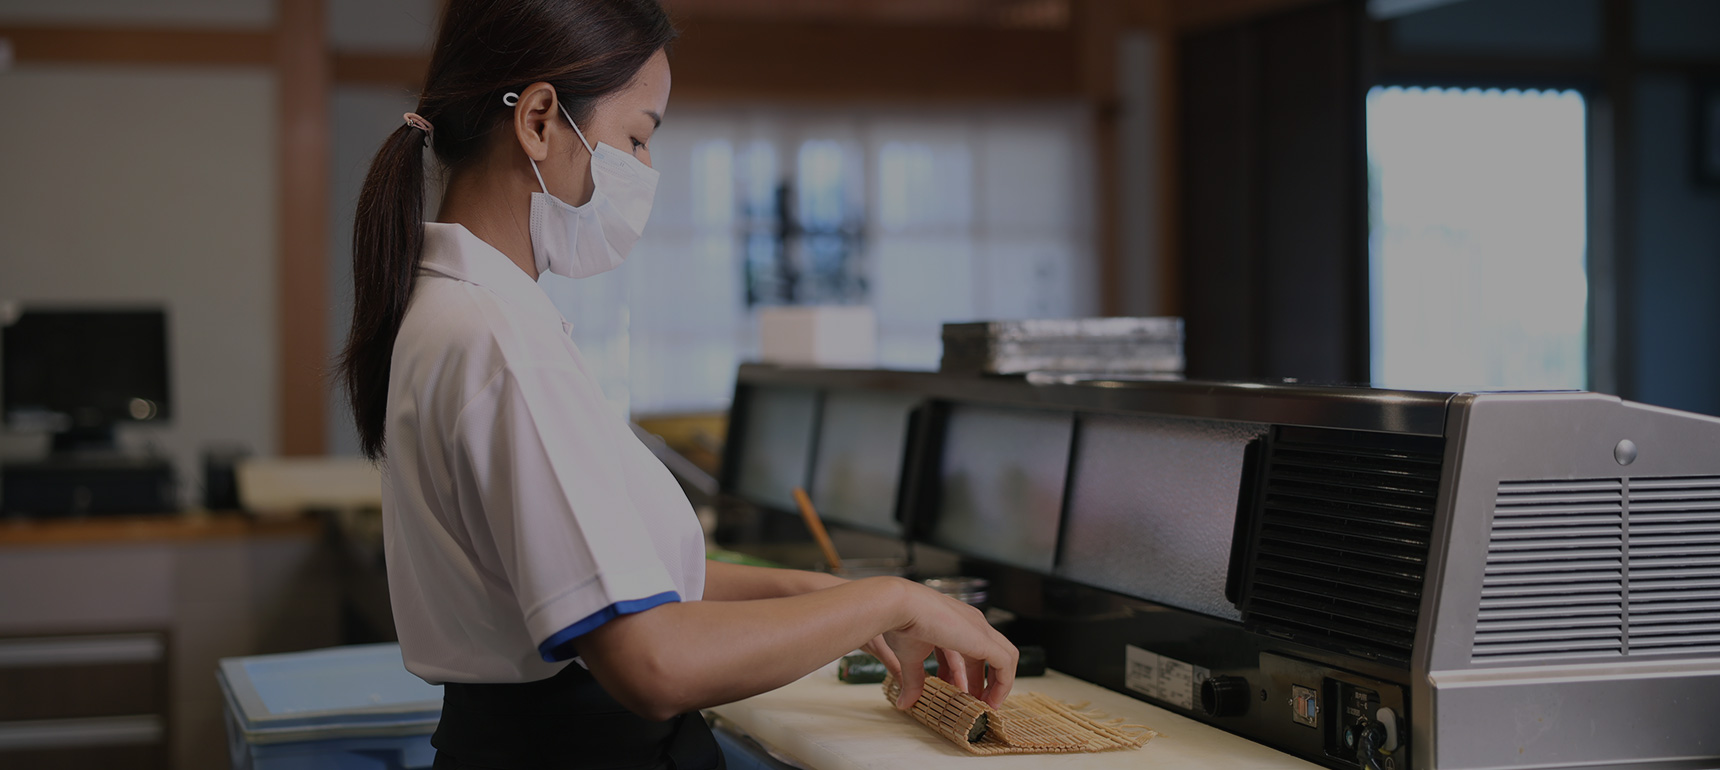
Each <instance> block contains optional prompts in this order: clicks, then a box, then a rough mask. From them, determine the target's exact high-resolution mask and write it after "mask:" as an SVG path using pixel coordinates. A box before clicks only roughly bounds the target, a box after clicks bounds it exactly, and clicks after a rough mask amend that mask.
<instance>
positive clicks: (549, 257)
mask: <svg viewBox="0 0 1720 770" xmlns="http://www.w3.org/2000/svg"><path fill="white" fill-rule="evenodd" d="M502 102H503V103H504V104H507V105H508V106H513V105H514V104H515V103H518V102H519V96H518V95H516V94H508V95H507V96H504V97H503V98H502ZM561 115H562V117H564V118H567V123H568V125H570V126H573V132H574V133H575V134H577V135H578V136H579V141H580V142H581V143H583V144H584V145H585V148H586V149H587V150H589V151H590V152H591V184H592V188H593V189H592V192H591V200H590V201H587V202H586V204H585V205H583V206H569V205H567V203H566V202H564V201H562V200H561V199H559V198H557V197H555V196H554V195H550V194H549V187H548V186H546V185H544V183H543V174H542V173H541V172H539V171H538V168H537V161H535V160H532V161H531V164H532V173H534V174H537V178H538V186H539V187H542V188H543V192H541V193H532V217H531V230H532V256H533V258H534V259H535V261H536V262H537V269H538V272H539V273H544V272H550V273H555V274H557V275H565V276H567V277H569V278H588V277H590V276H594V275H597V274H598V273H604V272H608V271H610V270H614V269H615V268H617V267H620V266H621V263H622V262H623V261H624V260H626V259H627V252H629V251H631V250H632V249H633V244H634V243H635V242H637V241H638V240H639V236H640V234H641V233H643V232H645V220H647V219H650V218H651V202H652V200H653V199H655V198H656V197H657V177H658V176H659V174H658V172H657V170H656V169H653V168H651V167H650V166H647V165H645V164H644V163H641V162H640V161H639V159H638V158H635V157H633V156H632V155H630V154H628V153H625V152H622V151H620V150H617V149H615V148H614V147H611V146H609V145H607V144H604V143H602V142H598V143H597V146H596V147H593V146H591V143H590V142H587V141H586V140H585V132H583V131H580V130H579V125H578V124H576V123H574V122H573V117H572V116H570V115H568V114H567V110H566V109H565V108H562V111H561ZM527 160H531V159H530V158H527Z"/></svg>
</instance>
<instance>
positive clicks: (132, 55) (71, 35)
mask: <svg viewBox="0 0 1720 770" xmlns="http://www.w3.org/2000/svg"><path fill="white" fill-rule="evenodd" d="M0 38H5V39H6V40H8V41H10V42H11V44H12V59H13V61H14V62H16V63H19V64H33V63H54V64H60V63H75V64H146V65H149V64H155V65H191V66H217V67H219V66H231V67H268V66H270V65H272V64H274V63H275V57H274V38H275V35H274V33H273V32H272V31H270V30H266V29H263V30H250V29H177V28H159V27H102V26H76V27H73V26H40V25H16V24H13V25H0Z"/></svg>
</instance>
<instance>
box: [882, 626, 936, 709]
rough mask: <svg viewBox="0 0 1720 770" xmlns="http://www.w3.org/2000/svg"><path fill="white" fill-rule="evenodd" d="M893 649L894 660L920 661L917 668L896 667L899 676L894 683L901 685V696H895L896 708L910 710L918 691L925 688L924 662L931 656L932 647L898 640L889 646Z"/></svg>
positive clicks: (918, 695)
mask: <svg viewBox="0 0 1720 770" xmlns="http://www.w3.org/2000/svg"><path fill="white" fill-rule="evenodd" d="M890 646H891V647H893V648H894V649H895V653H896V660H897V661H903V660H912V661H920V662H921V665H918V666H900V665H899V666H898V669H897V670H898V671H900V674H899V675H898V676H897V677H896V681H898V682H901V683H902V694H901V695H898V696H896V708H899V709H902V710H903V711H906V710H908V709H909V708H912V707H913V705H914V702H915V701H917V700H919V699H920V691H921V690H922V689H924V688H925V686H926V667H925V665H924V661H925V659H926V656H927V655H930V654H932V645H930V644H927V643H925V642H922V641H919V640H917V639H898V640H896V641H895V642H894V643H893V644H891V645H890Z"/></svg>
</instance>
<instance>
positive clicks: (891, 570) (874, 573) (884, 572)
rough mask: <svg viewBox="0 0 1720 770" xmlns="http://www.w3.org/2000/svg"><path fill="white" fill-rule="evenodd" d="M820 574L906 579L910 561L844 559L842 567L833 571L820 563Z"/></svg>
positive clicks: (857, 577)
mask: <svg viewBox="0 0 1720 770" xmlns="http://www.w3.org/2000/svg"><path fill="white" fill-rule="evenodd" d="M817 569H818V571H819V572H828V573H830V574H832V575H835V576H837V577H839V578H847V579H849V580H859V579H860V578H869V577H904V576H906V575H907V574H908V560H907V559H903V558H901V557H899V556H891V557H888V558H882V559H843V560H842V566H841V567H838V568H836V569H831V568H830V565H828V564H825V563H823V562H819V563H818V567H817Z"/></svg>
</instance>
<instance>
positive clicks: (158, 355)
mask: <svg viewBox="0 0 1720 770" xmlns="http://www.w3.org/2000/svg"><path fill="white" fill-rule="evenodd" d="M0 371H3V372H4V376H3V378H0V390H3V395H0V398H3V400H4V409H5V417H6V421H7V422H8V423H9V424H13V425H33V424H35V423H37V422H41V423H43V424H44V425H49V424H53V423H59V427H70V426H99V425H107V424H110V423H114V422H122V421H129V420H135V419H140V418H141V419H151V420H159V419H162V418H165V417H167V415H168V397H167V395H168V394H167V317H166V314H165V313H164V312H162V311H160V310H94V311H91V310H84V311H73V310H30V311H25V312H24V313H23V314H21V315H20V316H19V317H18V320H17V321H15V322H14V323H12V324H10V325H8V326H7V327H6V328H5V332H4V334H3V335H0ZM139 400H140V401H139ZM67 420H69V423H67V422H66V421H67Z"/></svg>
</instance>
